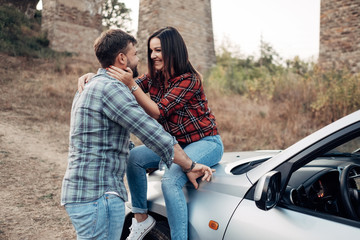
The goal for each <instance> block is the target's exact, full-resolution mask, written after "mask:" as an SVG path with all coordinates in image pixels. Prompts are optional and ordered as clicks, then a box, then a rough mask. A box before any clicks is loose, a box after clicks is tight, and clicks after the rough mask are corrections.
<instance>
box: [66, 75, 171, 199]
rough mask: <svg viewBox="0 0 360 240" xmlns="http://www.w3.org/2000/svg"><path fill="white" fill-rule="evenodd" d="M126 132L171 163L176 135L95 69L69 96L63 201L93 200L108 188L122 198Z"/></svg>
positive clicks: (123, 192) (125, 87) (126, 88)
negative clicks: (66, 159)
mask: <svg viewBox="0 0 360 240" xmlns="http://www.w3.org/2000/svg"><path fill="white" fill-rule="evenodd" d="M130 133H133V134H134V135H135V136H137V137H138V138H139V139H140V140H141V141H142V142H143V143H144V144H145V145H146V146H147V147H149V148H150V149H152V150H153V151H154V152H155V153H157V154H158V155H159V156H160V157H161V159H162V163H165V164H166V165H167V166H168V167H169V166H170V165H171V163H172V160H173V156H174V149H173V146H174V144H176V143H177V141H176V140H175V138H174V137H172V136H171V135H170V134H169V133H167V132H166V131H165V130H164V129H163V127H162V126H161V125H160V124H159V123H158V122H157V121H156V120H154V119H153V118H151V117H150V116H148V115H147V114H146V113H145V112H144V110H143V109H142V108H141V107H140V106H139V105H138V103H137V102H136V99H135V98H134V96H133V94H131V92H130V90H129V89H128V87H127V86H125V85H124V84H123V83H121V82H119V81H118V80H116V79H114V78H112V77H110V76H109V75H107V74H106V70H105V69H99V71H98V74H97V75H96V76H95V77H94V78H93V79H92V80H91V81H90V82H89V83H88V84H86V87H85V89H84V91H83V92H82V93H81V94H79V93H76V94H75V97H74V100H73V104H72V109H71V123H70V145H69V155H68V167H67V169H66V173H65V176H64V179H63V184H62V193H61V204H62V205H65V204H66V203H74V202H89V201H93V200H96V199H97V198H99V197H101V196H102V195H103V194H104V193H105V192H107V191H113V192H116V193H118V194H119V196H120V197H121V198H122V199H123V200H124V201H127V191H126V188H125V185H124V181H123V178H124V174H125V169H126V162H127V160H128V157H129V143H130Z"/></svg>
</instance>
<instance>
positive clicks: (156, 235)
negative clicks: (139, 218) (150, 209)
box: [144, 221, 171, 240]
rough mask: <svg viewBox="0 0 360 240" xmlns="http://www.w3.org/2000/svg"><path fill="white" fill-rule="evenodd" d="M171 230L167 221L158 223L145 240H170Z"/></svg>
mask: <svg viewBox="0 0 360 240" xmlns="http://www.w3.org/2000/svg"><path fill="white" fill-rule="evenodd" d="M170 239H171V237H170V228H169V225H168V223H167V222H166V221H157V222H156V224H155V227H154V228H153V229H151V231H150V232H149V233H148V234H147V235H146V236H145V237H144V240H170Z"/></svg>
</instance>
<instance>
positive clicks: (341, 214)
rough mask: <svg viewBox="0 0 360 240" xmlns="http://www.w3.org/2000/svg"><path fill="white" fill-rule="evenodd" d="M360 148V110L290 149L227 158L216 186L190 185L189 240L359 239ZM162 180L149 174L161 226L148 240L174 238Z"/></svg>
mask: <svg viewBox="0 0 360 240" xmlns="http://www.w3.org/2000/svg"><path fill="white" fill-rule="evenodd" d="M359 148H360V111H356V112H354V113H352V114H350V115H348V116H346V117H344V118H342V119H340V120H338V121H336V122H334V123H332V124H329V125H328V126H326V127H324V128H322V129H320V130H319V131H317V132H315V133H313V134H311V135H309V136H308V137H306V138H304V139H302V140H301V141H299V142H297V143H296V144H294V145H292V146H291V147H289V148H287V149H286V150H283V151H255V152H230V153H225V154H224V156H223V158H222V160H221V161H220V163H219V164H217V165H216V166H214V168H215V169H216V173H215V174H214V176H213V179H212V181H211V182H201V183H200V187H199V189H198V190H195V189H194V187H193V186H192V184H190V183H188V184H187V185H186V186H185V187H184V192H185V196H186V197H187V199H188V211H189V239H190V240H192V239H196V240H198V239H204V240H205V239H206V240H209V239H216V240H219V239H225V240H227V239H229V240H234V239H246V240H249V239H276V240H279V239H287V240H288V239H292V240H293V239H307V240H309V239H316V240H319V239H327V240H329V239H336V240H338V239H359V238H360V149H359ZM162 175H163V172H162V171H158V170H157V171H155V172H152V173H151V174H149V176H148V185H149V186H148V206H149V211H150V214H151V215H152V216H153V217H154V218H155V219H156V220H157V223H156V226H155V228H154V229H153V230H152V231H151V232H149V233H148V235H147V236H146V237H145V239H170V230H169V226H168V224H167V218H166V208H165V203H164V199H163V195H162V192H161V182H160V179H161V177H162ZM129 205H130V204H129ZM131 218H132V214H131V213H130V209H128V214H127V216H126V221H125V225H124V233H123V235H124V236H127V235H128V228H129V226H130V225H131Z"/></svg>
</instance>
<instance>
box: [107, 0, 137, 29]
mask: <svg viewBox="0 0 360 240" xmlns="http://www.w3.org/2000/svg"><path fill="white" fill-rule="evenodd" d="M130 12H131V9H129V8H127V7H126V6H125V3H122V2H119V0H105V2H104V5H103V19H102V24H103V26H105V27H107V28H111V27H117V28H121V29H125V30H127V29H128V26H127V24H128V23H129V22H130V21H131V18H130Z"/></svg>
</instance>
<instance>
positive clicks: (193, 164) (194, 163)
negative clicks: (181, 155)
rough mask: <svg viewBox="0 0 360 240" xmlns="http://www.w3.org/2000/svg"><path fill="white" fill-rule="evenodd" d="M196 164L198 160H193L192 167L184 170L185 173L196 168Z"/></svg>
mask: <svg viewBox="0 0 360 240" xmlns="http://www.w3.org/2000/svg"><path fill="white" fill-rule="evenodd" d="M195 165H196V162H194V161H192V163H191V167H190V168H189V169H186V170H183V171H184V173H189V172H191V170H193V169H194V167H195Z"/></svg>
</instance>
